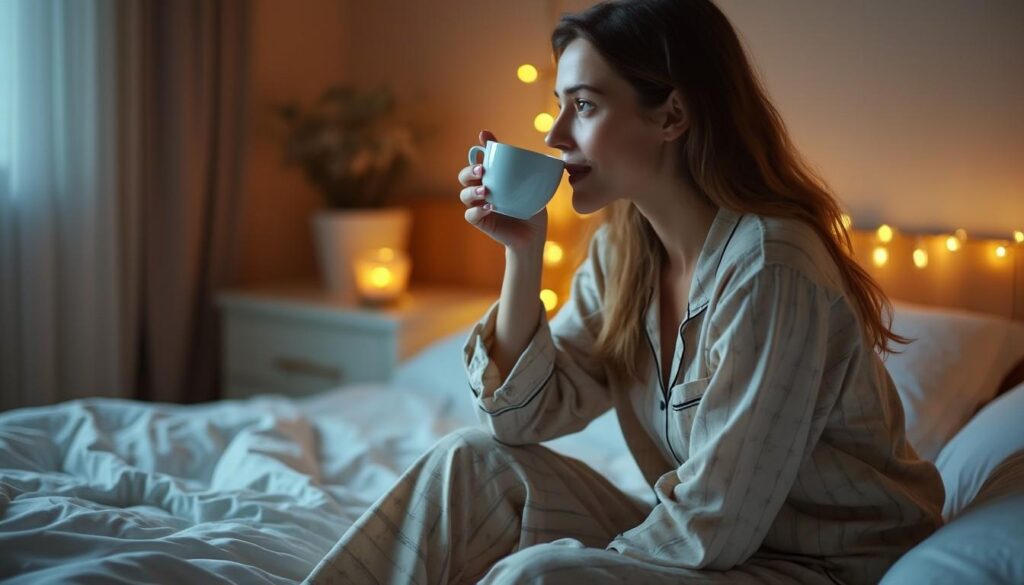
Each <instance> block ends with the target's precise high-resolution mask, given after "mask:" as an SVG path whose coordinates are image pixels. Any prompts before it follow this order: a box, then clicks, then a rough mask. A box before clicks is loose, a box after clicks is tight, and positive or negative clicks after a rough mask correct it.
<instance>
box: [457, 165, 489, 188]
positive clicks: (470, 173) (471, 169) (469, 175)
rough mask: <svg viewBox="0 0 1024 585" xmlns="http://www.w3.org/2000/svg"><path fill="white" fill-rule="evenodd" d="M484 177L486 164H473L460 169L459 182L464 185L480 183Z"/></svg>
mask: <svg viewBox="0 0 1024 585" xmlns="http://www.w3.org/2000/svg"><path fill="white" fill-rule="evenodd" d="M483 177H484V165H471V166H468V167H464V168H463V169H462V170H461V171H459V182H460V183H462V185H463V186H468V185H479V184H480V181H481V180H483Z"/></svg>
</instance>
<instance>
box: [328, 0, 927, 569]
mask: <svg viewBox="0 0 1024 585" xmlns="http://www.w3.org/2000/svg"><path fill="white" fill-rule="evenodd" d="M552 44H553V49H554V53H555V56H556V57H557V59H558V75H557V81H556V95H557V96H558V98H559V102H560V104H561V110H560V113H559V115H558V117H557V119H556V120H555V123H554V126H553V127H552V129H551V131H550V133H549V134H548V136H547V143H548V144H549V145H550V146H552V147H555V148H558V149H560V150H561V151H562V152H563V158H564V160H565V161H566V162H567V167H568V170H569V172H570V173H571V175H572V179H571V180H572V184H573V206H574V207H575V209H576V210H577V211H579V212H581V213H591V212H594V211H597V210H600V209H605V208H607V210H608V212H609V213H608V216H607V221H606V222H605V225H603V226H602V227H601V228H600V229H599V230H598V232H597V233H596V234H595V235H594V237H593V239H592V240H591V247H590V253H589V257H588V258H587V260H586V261H585V262H584V264H583V265H582V266H581V267H580V268H579V270H578V271H577V273H576V275H575V277H574V281H573V288H572V295H571V298H570V299H569V301H568V303H567V304H566V306H565V307H564V308H563V309H562V310H561V311H560V312H559V313H558V315H557V316H556V317H555V318H554V319H553V320H552V321H551V322H550V323H548V321H547V320H546V318H545V312H544V310H543V308H542V307H541V306H540V303H539V301H538V290H539V284H540V273H541V256H542V251H543V245H544V241H545V236H546V231H547V215H546V212H544V211H541V212H540V213H538V214H537V215H536V216H534V217H532V218H530V219H529V220H526V221H520V220H516V219H512V218H509V217H504V216H500V215H497V214H494V213H492V212H491V210H490V208H489V206H488V205H486V204H485V203H484V201H483V196H484V195H485V190H484V188H483V187H480V184H481V177H482V169H481V168H480V166H479V165H478V166H475V167H467V168H465V169H463V170H462V172H461V173H460V174H459V180H460V182H461V183H462V184H463V185H464V186H465V187H466V188H465V189H463V191H462V195H461V198H462V201H463V202H464V203H465V204H466V205H467V207H468V209H467V210H466V220H467V221H468V222H469V223H471V224H473V225H474V226H476V227H477V228H479V229H480V230H481V231H483V232H485V233H487V234H488V235H490V236H491V237H492V238H494V239H495V240H497V241H498V242H501V243H502V244H503V245H504V246H505V249H506V268H505V280H504V283H503V287H502V291H501V297H500V299H499V301H498V302H497V303H496V304H495V306H493V307H492V308H491V310H490V311H489V312H488V313H487V315H485V316H484V318H483V319H482V320H481V321H480V323H479V324H478V325H477V326H476V327H475V328H474V330H473V331H472V333H471V335H470V338H469V340H468V342H467V344H466V347H465V357H466V366H467V372H468V375H469V379H470V385H471V387H472V390H473V393H474V399H475V400H476V401H477V403H478V405H479V408H480V413H481V418H482V420H483V421H484V423H485V424H486V425H487V426H488V427H489V429H490V431H491V433H490V434H488V433H485V432H483V431H476V430H466V431H462V432H459V433H456V434H454V435H452V436H450V437H448V438H446V439H444V440H442V441H441V442H440V443H439V444H438V445H436V446H435V447H434V448H433V449H432V450H431V451H430V452H428V453H427V454H426V455H425V456H424V457H422V458H421V459H420V460H419V461H418V462H417V463H416V464H415V465H414V466H413V467H412V468H411V469H410V470H409V471H408V472H407V473H406V474H405V475H404V476H403V477H402V478H401V479H400V480H399V482H398V484H397V485H396V486H395V487H394V488H393V489H392V490H391V491H390V492H389V493H388V494H387V495H385V496H384V497H383V498H382V499H381V500H380V501H379V502H377V503H376V504H375V505H374V506H373V508H372V509H371V510H370V511H369V512H367V513H366V514H365V515H364V516H363V517H362V518H361V519H360V520H359V521H358V522H357V523H356V524H355V526H353V528H352V529H350V530H349V532H348V533H346V534H345V536H344V537H343V538H342V539H341V541H340V542H339V543H338V544H337V545H336V547H335V549H334V550H333V551H332V552H331V554H329V555H328V556H327V557H326V558H325V559H324V561H323V562H321V564H320V566H319V567H318V568H317V570H316V571H315V572H314V575H313V579H312V580H314V581H318V582H319V581H323V582H331V581H337V582H367V583H369V582H374V581H376V582H414V583H438V582H463V581H467V582H468V581H473V580H476V579H480V578H482V579H483V581H484V582H488V583H520V582H530V583H534V582H543V583H606V582H628V583H858V584H859V583H865V584H866V583H876V582H878V580H879V579H880V578H881V577H882V575H883V574H884V573H885V571H886V569H887V568H888V567H889V566H890V565H891V564H892V563H893V562H894V561H895V560H896V559H897V558H898V557H899V556H900V555H901V554H903V553H904V552H905V551H906V550H907V549H909V548H910V547H912V546H914V545H915V544H916V543H917V542H919V541H920V540H922V539H923V538H924V537H926V536H927V535H928V534H930V533H931V532H932V531H934V530H935V529H936V528H937V527H938V526H939V525H940V523H941V517H940V509H941V507H942V500H943V488H942V483H941V481H940V479H939V476H938V474H937V472H936V470H935V468H934V466H933V465H931V464H930V463H927V462H924V461H921V460H919V459H918V457H917V455H916V454H915V453H914V451H913V450H912V449H911V447H910V446H909V445H908V444H907V442H906V439H905V436H904V424H903V411H902V407H901V405H900V402H899V399H898V397H897V394H896V391H895V388H894V386H893V383H892V380H891V379H890V378H889V376H888V374H887V373H886V370H885V368H884V367H883V365H882V362H881V360H880V359H879V357H878V355H877V353H876V349H878V350H881V351H888V350H889V349H890V344H891V343H893V342H903V343H905V342H906V341H907V340H905V339H902V338H900V337H898V336H897V335H895V334H893V332H892V331H891V330H890V329H889V328H888V326H887V325H886V324H885V323H883V320H882V312H883V310H885V311H887V312H890V314H891V309H890V308H889V307H888V303H887V301H886V299H885V297H884V295H883V293H882V292H881V290H880V289H879V288H878V286H877V285H876V284H875V283H874V282H873V281H872V280H871V278H870V277H869V276H868V275H867V274H866V273H865V272H864V271H863V270H862V269H860V268H859V267H858V266H857V264H855V263H854V261H853V260H852V258H851V255H850V253H849V252H848V250H849V249H850V248H849V236H848V234H847V233H846V231H845V229H844V228H843V227H842V224H841V221H840V209H839V207H838V205H837V203H836V201H835V200H834V199H833V197H832V196H831V195H830V194H829V193H828V191H827V189H826V187H825V186H824V185H823V183H822V182H821V181H820V180H818V179H817V178H816V177H815V176H814V175H813V174H812V173H811V172H810V171H808V170H807V168H806V167H805V166H804V165H803V164H802V163H801V162H800V160H799V157H798V155H797V154H796V152H795V151H794V149H793V147H792V145H791V144H790V142H789V141H788V138H787V137H786V134H785V130H784V128H783V125H782V122H781V121H780V119H779V116H778V114H777V112H776V111H775V109H774V108H773V107H772V106H771V104H770V103H769V102H768V100H767V98H766V97H765V93H764V91H763V89H762V88H761V87H760V85H759V83H758V81H757V79H756V77H755V75H754V74H753V72H752V71H751V68H750V65H749V64H748V62H747V59H746V57H745V55H744V53H743V50H742V48H741V45H740V43H739V41H738V39H737V37H736V34H735V32H734V31H733V30H732V28H731V26H730V24H729V22H728V21H727V20H726V18H725V17H724V15H723V14H722V13H721V12H720V11H719V10H718V9H717V8H716V7H715V6H714V5H713V4H711V3H710V2H709V1H707V0H644V1H634V2H621V3H620V2H615V3H602V4H599V5H597V6H595V7H593V8H591V9H589V10H587V11H586V12H583V13H582V14H579V15H566V16H564V17H563V18H562V20H561V21H560V23H559V24H558V26H557V28H556V30H555V31H554V34H553V36H552ZM488 139H491V140H493V139H495V137H494V136H493V135H492V134H490V133H488V132H483V133H481V136H480V142H481V144H483V143H485V141H486V140H488ZM609 408H615V409H616V414H617V415H618V418H619V422H620V423H621V426H622V430H623V433H624V435H625V438H626V441H627V443H628V445H629V448H630V450H631V452H632V454H633V456H634V457H635V459H636V461H637V464H638V465H639V467H640V469H641V471H642V472H643V473H644V475H645V477H646V478H647V480H648V481H649V482H650V484H651V486H652V488H653V490H654V495H655V497H656V500H657V503H656V504H655V505H654V506H653V508H652V507H651V506H650V505H649V504H646V503H644V502H640V501H636V500H634V499H633V498H630V497H629V496H627V495H626V494H624V493H622V492H621V491H619V490H618V489H617V488H616V487H614V486H613V485H611V484H610V483H609V482H608V481H607V480H606V479H604V478H603V477H601V476H599V475H598V474H597V473H596V472H594V471H593V470H591V469H589V468H588V467H587V466H586V465H584V464H583V463H581V462H579V461H576V460H574V459H570V458H568V457H564V456H561V455H558V454H556V453H554V452H552V451H550V450H548V449H546V448H545V447H542V446H539V445H537V443H540V442H542V441H546V440H549V439H553V438H555V437H558V436H561V435H564V434H567V433H571V432H574V431H578V430H580V429H582V428H584V427H585V426H586V425H587V424H588V423H589V422H590V421H591V420H593V419H594V418H596V417H597V416H599V415H600V414H601V413H603V412H604V411H606V410H607V409H609ZM491 435H493V437H492V436H491Z"/></svg>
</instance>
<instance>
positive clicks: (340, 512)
mask: <svg viewBox="0 0 1024 585" xmlns="http://www.w3.org/2000/svg"><path fill="white" fill-rule="evenodd" d="M437 409H438V404H437V403H434V402H432V401H430V400H428V397H425V396H423V395H419V394H414V393H403V392H401V391H398V390H394V389H389V388H385V387H357V388H346V389H344V390H339V391H336V392H333V393H326V394H324V395H321V396H319V397H314V398H312V399H305V400H288V399H284V398H274V397H263V398H257V399H252V400H246V401H223V402H218V403H211V404H208V405H195V406H175V405H167V404H145V403H140V402H133V401H125V400H113V399H88V400H79V401H73V402H67V403H63V404H58V405H54V406H48V407H40V408H31V409H21V410H16V411H11V412H7V413H2V414H0V580H2V581H7V582H11V583H32V584H36V583H48V582H60V583H86V582H98V581H102V582H115V583H116V582H124V583H137V582H161V583H221V582H232V583H287V582H295V581H299V580H301V579H303V578H304V577H305V576H306V574H307V573H308V572H309V571H310V570H311V569H312V568H313V566H315V565H316V563H317V562H318V561H319V560H320V558H321V557H322V556H323V555H324V554H325V553H326V552H327V551H328V550H329V549H330V548H331V546H333V544H334V543H335V541H337V539H338V538H339V537H340V536H341V534H342V533H343V532H344V531H345V529H346V528H348V526H349V525H350V524H351V523H352V522H353V521H354V520H355V519H356V518H357V517H358V516H359V514H361V513H362V511H363V510H365V509H366V508H367V507H368V506H369V505H370V504H371V503H372V502H373V501H374V500H376V499H377V498H378V497H379V496H380V495H381V494H383V493H384V491H385V490H386V489H387V488H388V487H389V486H390V485H391V484H392V483H393V482H394V481H395V480H396V479H397V477H398V475H399V474H400V473H401V470H403V469H404V468H406V467H407V466H409V465H410V464H411V463H412V462H413V461H414V460H415V458H416V457H417V456H419V455H420V454H421V453H422V452H424V451H425V450H426V449H427V448H429V447H430V445H432V444H433V443H434V442H435V441H436V440H437V439H438V438H440V437H441V436H442V435H443V434H444V433H446V432H448V431H450V430H451V428H454V426H457V425H458V424H459V423H457V422H453V423H452V424H451V425H449V426H446V424H445V418H444V417H443V416H439V413H438V411H437ZM8 580H9V581H8Z"/></svg>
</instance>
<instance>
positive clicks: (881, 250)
mask: <svg viewBox="0 0 1024 585" xmlns="http://www.w3.org/2000/svg"><path fill="white" fill-rule="evenodd" d="M871 260H872V261H873V262H874V263H875V266H885V263H886V262H888V261H889V250H886V249H885V246H876V247H875V251H874V252H872V254H871Z"/></svg>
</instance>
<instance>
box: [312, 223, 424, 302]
mask: <svg viewBox="0 0 1024 585" xmlns="http://www.w3.org/2000/svg"><path fill="white" fill-rule="evenodd" d="M312 222H313V234H314V238H315V241H316V251H317V260H318V262H319V265H320V274H321V276H322V277H323V280H324V284H325V285H326V287H327V289H328V290H329V291H330V292H331V294H332V295H333V296H336V297H338V298H340V299H342V300H344V301H346V302H355V301H357V300H358V298H359V295H358V291H357V289H356V280H355V274H354V273H353V265H354V262H353V260H354V259H355V258H356V257H357V256H358V255H359V254H360V253H362V252H364V251H366V250H368V249H372V248H393V249H395V250H401V251H403V252H406V251H407V247H408V245H409V228H410V226H411V224H412V212H411V211H410V210H409V209H407V208H404V207H385V208H382V209H351V210H347V209H346V210H333V209H332V210H324V211H318V212H317V213H316V214H314V215H313V218H312Z"/></svg>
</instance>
